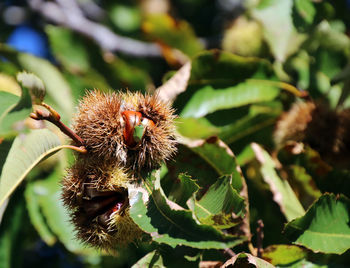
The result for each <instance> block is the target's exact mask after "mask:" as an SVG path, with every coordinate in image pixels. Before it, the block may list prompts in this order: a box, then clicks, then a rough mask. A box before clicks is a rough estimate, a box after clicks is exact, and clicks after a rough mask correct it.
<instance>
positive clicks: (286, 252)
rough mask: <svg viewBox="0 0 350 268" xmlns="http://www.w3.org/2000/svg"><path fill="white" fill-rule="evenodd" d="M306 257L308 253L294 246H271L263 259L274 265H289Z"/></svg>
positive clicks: (263, 254)
mask: <svg viewBox="0 0 350 268" xmlns="http://www.w3.org/2000/svg"><path fill="white" fill-rule="evenodd" d="M306 257H307V251H306V250H305V249H303V248H301V247H298V246H294V245H271V246H269V247H267V248H266V249H264V251H263V253H262V258H263V259H264V260H266V261H268V262H270V263H271V264H273V265H287V264H290V263H293V262H296V261H298V260H301V259H304V258H306Z"/></svg>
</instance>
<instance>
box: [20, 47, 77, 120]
mask: <svg viewBox="0 0 350 268" xmlns="http://www.w3.org/2000/svg"><path fill="white" fill-rule="evenodd" d="M17 59H18V61H19V63H20V65H21V66H22V68H23V69H25V70H27V71H30V72H33V73H34V74H36V75H37V76H38V77H39V78H41V79H42V81H43V82H44V84H45V86H46V90H47V94H48V96H49V97H51V98H52V100H53V101H54V102H55V104H56V105H57V107H59V108H60V110H59V111H60V112H61V114H64V115H67V117H68V116H71V115H72V114H73V112H74V106H73V99H72V94H71V89H70V87H69V84H68V83H67V81H66V80H65V79H64V77H63V75H62V74H61V73H60V71H59V70H58V69H57V68H56V67H55V66H54V65H52V64H51V63H50V62H49V61H47V60H44V59H41V58H37V57H35V56H32V55H30V54H25V53H23V54H22V53H18V54H17Z"/></svg>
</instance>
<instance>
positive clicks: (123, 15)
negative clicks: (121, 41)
mask: <svg viewBox="0 0 350 268" xmlns="http://www.w3.org/2000/svg"><path fill="white" fill-rule="evenodd" d="M109 17H110V18H111V20H112V22H113V23H114V24H115V26H117V27H118V28H119V29H120V30H122V31H124V32H133V31H136V30H138V29H139V28H140V27H141V17H142V14H141V12H140V10H139V9H138V8H135V7H134V6H128V5H120V4H119V5H115V6H113V7H112V8H111V10H110V12H109Z"/></svg>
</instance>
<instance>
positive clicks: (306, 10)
mask: <svg viewBox="0 0 350 268" xmlns="http://www.w3.org/2000/svg"><path fill="white" fill-rule="evenodd" d="M294 5H295V7H296V10H297V11H298V14H299V15H300V17H302V18H303V19H304V20H305V21H306V22H307V23H309V24H311V23H312V22H313V20H314V17H315V14H316V9H315V7H314V4H313V3H312V1H310V0H296V1H294Z"/></svg>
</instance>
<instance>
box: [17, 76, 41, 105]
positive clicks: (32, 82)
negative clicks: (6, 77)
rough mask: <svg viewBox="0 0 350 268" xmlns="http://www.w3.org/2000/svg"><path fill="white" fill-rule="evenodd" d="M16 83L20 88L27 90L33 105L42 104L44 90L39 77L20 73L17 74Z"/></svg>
mask: <svg viewBox="0 0 350 268" xmlns="http://www.w3.org/2000/svg"><path fill="white" fill-rule="evenodd" d="M17 81H18V82H20V83H21V85H22V87H25V88H27V89H28V90H29V92H30V95H31V96H32V98H33V99H34V103H35V104H41V103H42V102H43V100H44V97H45V94H46V89H45V86H44V83H43V81H42V80H41V79H40V78H39V77H37V76H36V75H35V74H32V73H27V72H20V73H18V74H17Z"/></svg>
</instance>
